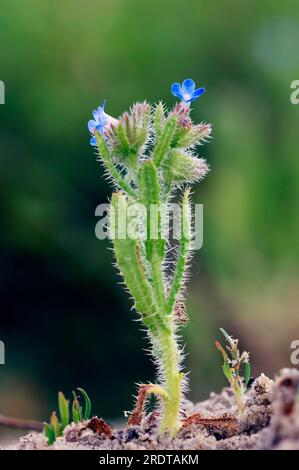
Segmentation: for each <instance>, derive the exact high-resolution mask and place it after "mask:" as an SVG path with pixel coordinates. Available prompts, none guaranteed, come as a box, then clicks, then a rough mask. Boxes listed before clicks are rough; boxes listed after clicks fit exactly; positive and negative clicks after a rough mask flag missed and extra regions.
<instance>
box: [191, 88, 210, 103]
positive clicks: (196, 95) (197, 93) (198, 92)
mask: <svg viewBox="0 0 299 470" xmlns="http://www.w3.org/2000/svg"><path fill="white" fill-rule="evenodd" d="M205 91H206V89H205V88H197V90H194V91H193V93H192V100H191V101H193V100H196V99H197V98H199V97H200V96H201V95H203V94H204V92H205Z"/></svg>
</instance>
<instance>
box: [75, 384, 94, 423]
mask: <svg viewBox="0 0 299 470" xmlns="http://www.w3.org/2000/svg"><path fill="white" fill-rule="evenodd" d="M77 390H78V392H80V393H81V395H82V396H83V398H84V402H85V411H84V416H83V417H84V419H89V418H90V413H91V401H90V398H89V396H88V395H87V393H86V392H85V390H84V389H83V388H77Z"/></svg>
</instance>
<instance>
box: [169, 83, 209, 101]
mask: <svg viewBox="0 0 299 470" xmlns="http://www.w3.org/2000/svg"><path fill="white" fill-rule="evenodd" d="M205 91H206V89H205V88H197V89H195V82H194V80H192V79H191V78H187V79H186V80H184V81H183V83H182V84H180V83H178V82H176V83H173V84H172V86H171V93H172V94H173V95H174V96H177V97H178V98H180V99H181V100H182V101H184V102H185V103H191V101H194V100H197V98H199V97H200V96H201V95H203V93H204V92H205Z"/></svg>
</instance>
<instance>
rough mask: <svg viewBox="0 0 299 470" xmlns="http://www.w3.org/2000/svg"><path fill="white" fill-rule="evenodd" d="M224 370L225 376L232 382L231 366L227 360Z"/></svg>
mask: <svg viewBox="0 0 299 470" xmlns="http://www.w3.org/2000/svg"><path fill="white" fill-rule="evenodd" d="M222 370H223V373H224V375H225V377H226V378H227V380H228V381H229V383H231V380H232V371H231V368H230V366H229V363H228V362H225V363H224V364H223V366H222Z"/></svg>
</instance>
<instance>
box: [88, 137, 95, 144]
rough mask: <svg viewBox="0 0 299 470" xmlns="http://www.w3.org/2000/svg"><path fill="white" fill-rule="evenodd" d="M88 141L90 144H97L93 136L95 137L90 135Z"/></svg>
mask: <svg viewBox="0 0 299 470" xmlns="http://www.w3.org/2000/svg"><path fill="white" fill-rule="evenodd" d="M89 143H90V145H93V146H96V145H97V141H96V138H95V137H91V138H90V141H89Z"/></svg>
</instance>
